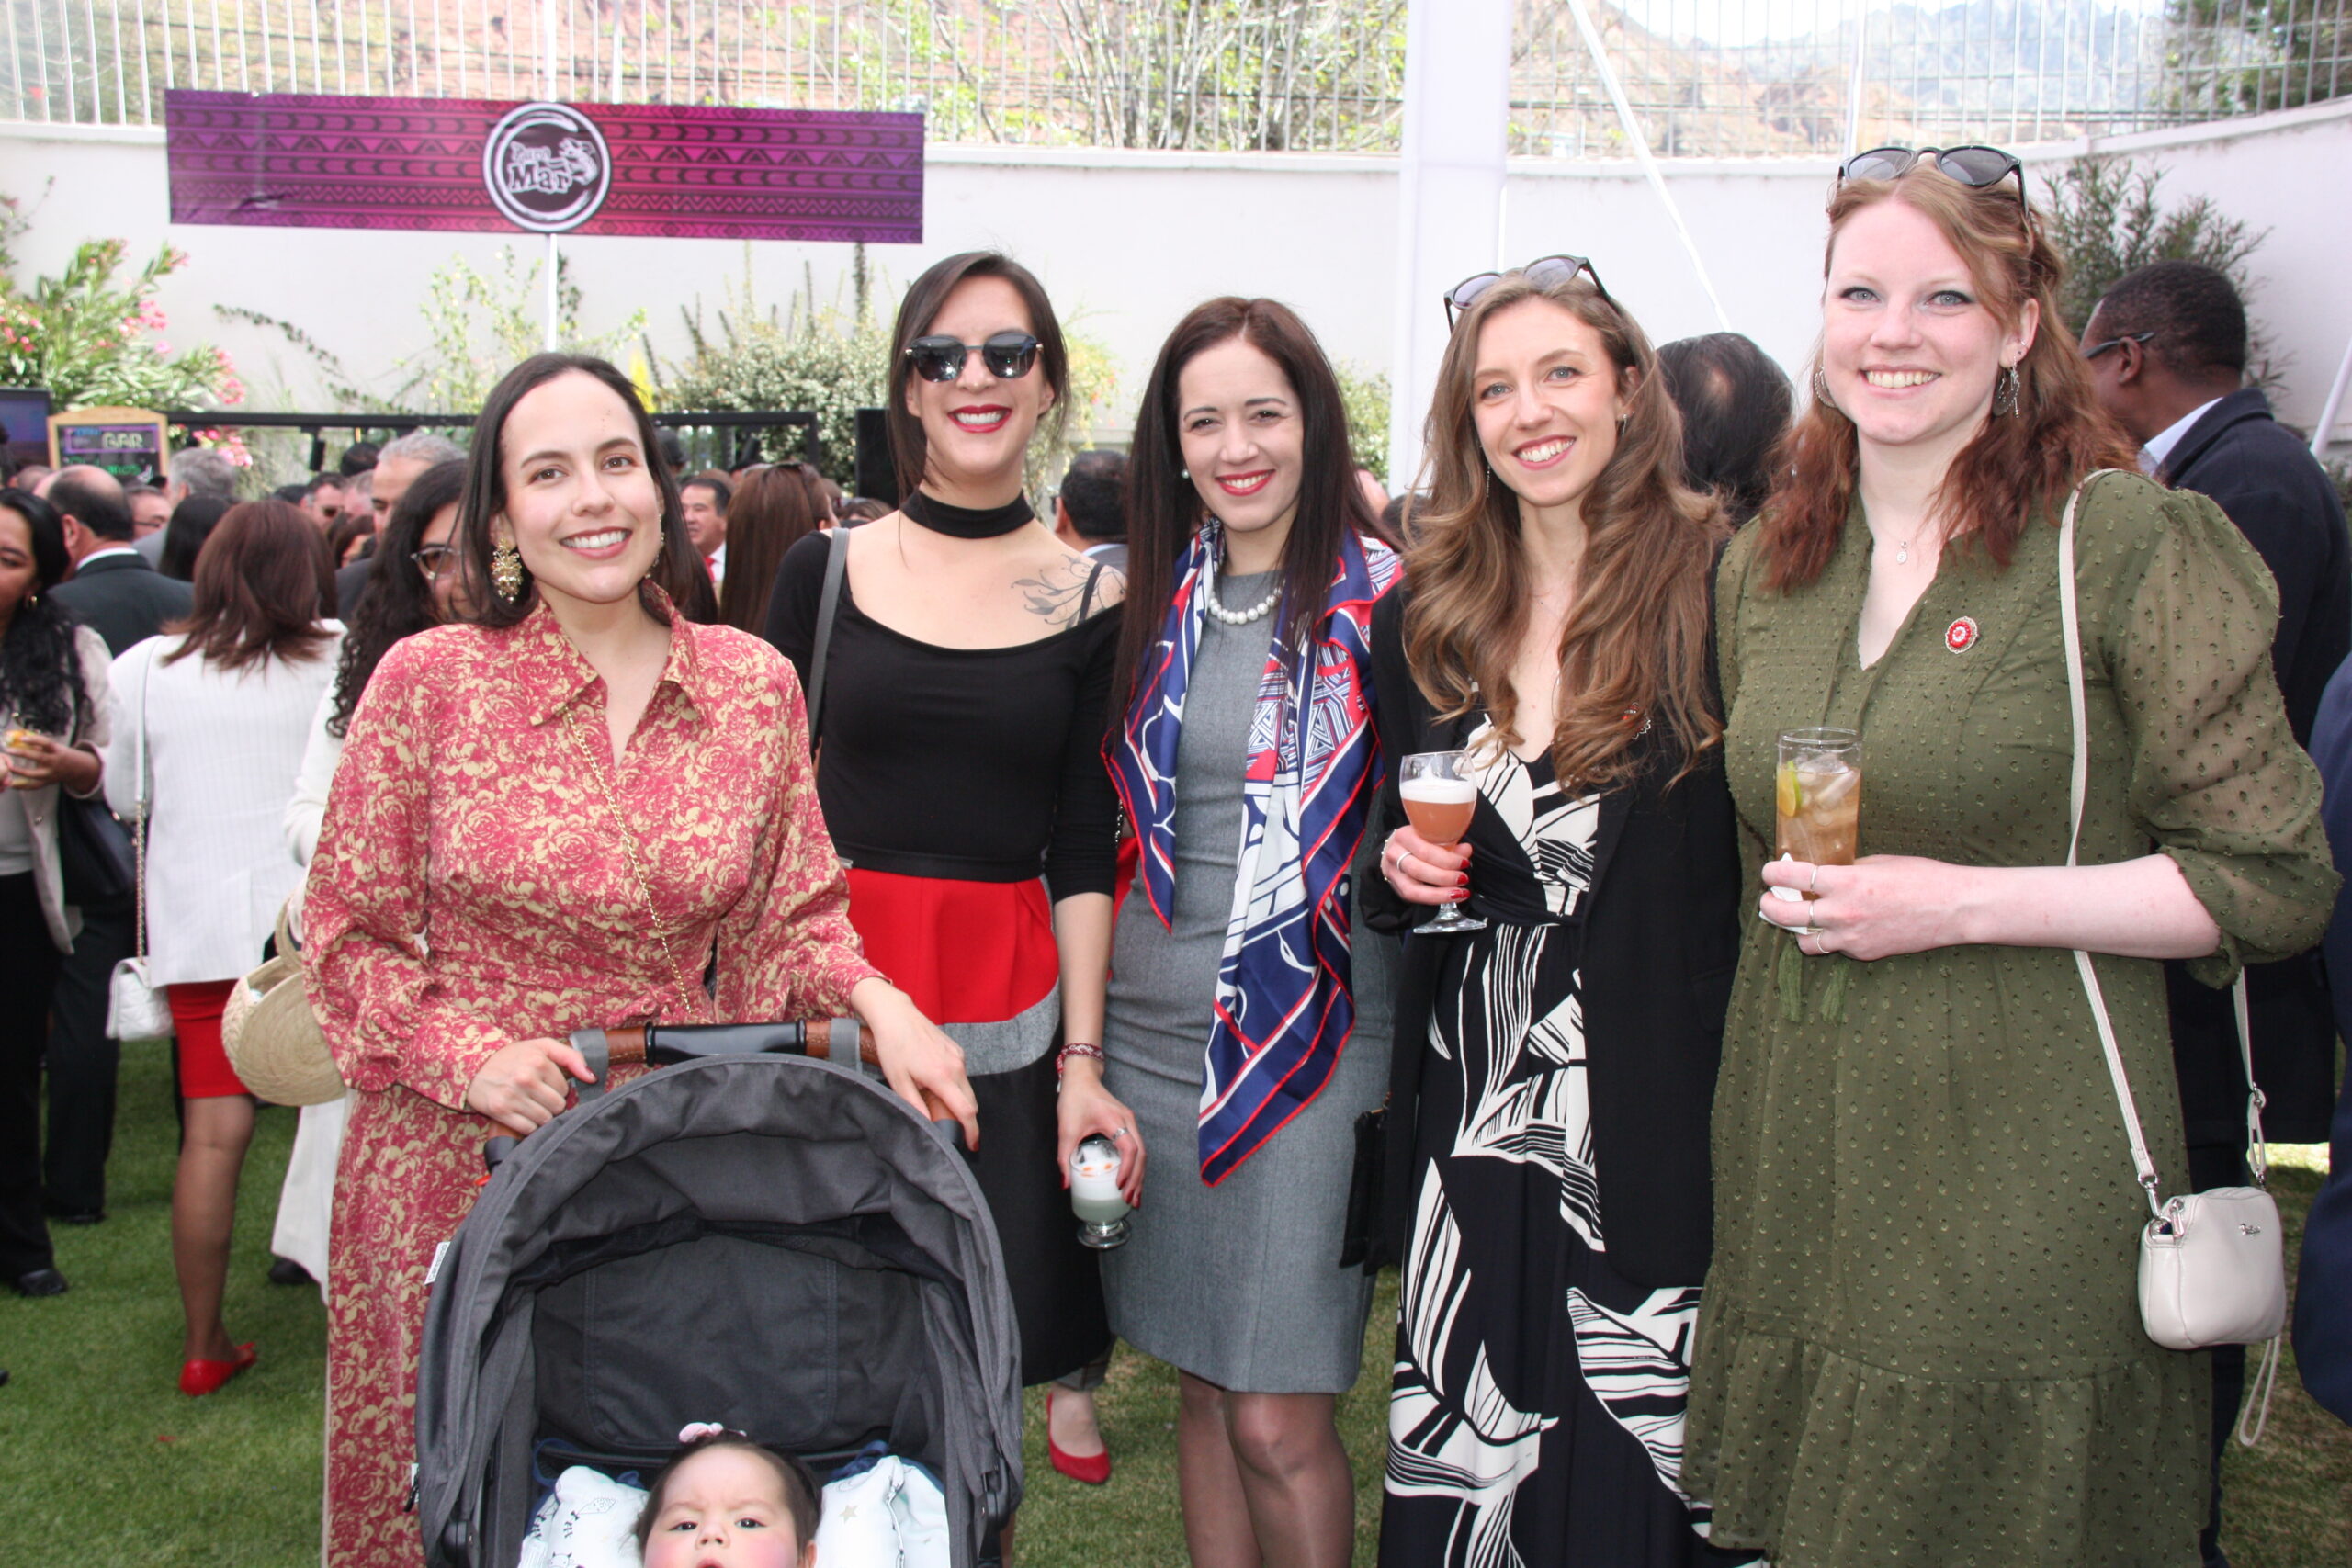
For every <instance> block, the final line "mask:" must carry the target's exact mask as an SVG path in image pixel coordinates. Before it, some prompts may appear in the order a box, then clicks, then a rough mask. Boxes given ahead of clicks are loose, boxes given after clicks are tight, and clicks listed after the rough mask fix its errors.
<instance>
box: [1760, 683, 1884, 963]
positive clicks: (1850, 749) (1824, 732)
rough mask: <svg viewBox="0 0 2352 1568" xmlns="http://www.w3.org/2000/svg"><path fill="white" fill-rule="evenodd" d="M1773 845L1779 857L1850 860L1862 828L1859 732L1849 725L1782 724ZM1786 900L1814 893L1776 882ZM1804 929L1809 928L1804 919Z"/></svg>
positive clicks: (1830, 862) (1848, 862)
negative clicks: (1799, 726)
mask: <svg viewBox="0 0 2352 1568" xmlns="http://www.w3.org/2000/svg"><path fill="white" fill-rule="evenodd" d="M1772 797H1773V798H1772V819H1773V833H1772V840H1773V841H1772V848H1773V852H1775V853H1776V854H1778V855H1779V856H1780V858H1781V859H1782V860H1793V861H1802V862H1804V863H1806V864H1809V865H1851V864H1853V863H1854V854H1855V851H1856V848H1857V846H1858V845H1859V843H1860V839H1861V830H1862V738H1861V737H1860V735H1858V734H1856V733H1855V732H1854V731H1853V730H1850V729H1833V728H1814V729H1784V730H1782V731H1781V737H1780V766H1779V767H1778V768H1777V769H1775V770H1774V772H1773V775H1772ZM1772 891H1773V893H1774V894H1775V895H1777V896H1778V897H1781V899H1783V900H1784V901H1786V902H1789V903H1795V902H1798V901H1799V900H1803V901H1804V902H1806V903H1811V902H1812V901H1813V900H1814V899H1815V897H1818V895H1816V894H1813V893H1808V892H1806V891H1805V890H1804V889H1803V888H1798V887H1776V888H1774V889H1773V890H1772ZM1804 929H1805V930H1807V931H1810V930H1811V929H1812V922H1811V919H1807V921H1806V925H1805V928H1804Z"/></svg>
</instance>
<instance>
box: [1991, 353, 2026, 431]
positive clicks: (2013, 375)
mask: <svg viewBox="0 0 2352 1568" xmlns="http://www.w3.org/2000/svg"><path fill="white" fill-rule="evenodd" d="M2024 380H2025V378H2024V377H2022V376H2020V375H2018V367H2016V366H2014V365H2004V366H2003V367H2001V374H2000V376H1999V378H1997V379H1996V380H1995V381H1994V383H1993V417H1995V418H1996V419H1998V418H1999V417H2001V416H2002V415H2003V414H2012V413H2015V412H2018V393H2019V392H2020V391H2021V390H2022V389H2023V386H2022V384H2023V382H2024Z"/></svg>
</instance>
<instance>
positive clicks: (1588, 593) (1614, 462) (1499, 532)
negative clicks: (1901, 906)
mask: <svg viewBox="0 0 2352 1568" xmlns="http://www.w3.org/2000/svg"><path fill="white" fill-rule="evenodd" d="M1528 299H1543V300H1546V301H1549V302H1550V303H1551V304H1553V305H1555V306H1557V307H1558V308H1559V309H1561V310H1565V311H1566V312H1567V313H1568V314H1570V315H1572V316H1574V317H1575V318H1576V319H1577V320H1578V321H1582V322H1584V323H1585V324H1586V325H1587V326H1589V327H1590V328H1592V330H1593V331H1594V332H1596V333H1600V341H1601V344H1602V346H1603V347H1604V348H1605V349H1606V351H1607V353H1608V355H1609V358H1610V360H1611V363H1612V364H1614V365H1615V366H1616V367H1617V378H1618V387H1619V390H1620V393H1621V395H1622V396H1623V398H1624V399H1625V423H1624V425H1623V428H1622V429H1621V430H1620V431H1619V432H1618V435H1617V450H1616V451H1615V452H1614V453H1613V454H1612V455H1611V457H1610V459H1609V461H1608V462H1607V463H1606V464H1605V465H1603V466H1602V468H1601V470H1600V474H1599V476H1598V477H1596V478H1595V479H1594V480H1593V482H1592V487H1591V488H1590V489H1589V490H1588V491H1585V494H1584V503H1583V512H1584V525H1585V532H1586V539H1587V543H1586V546H1585V554H1584V563H1583V567H1582V570H1581V571H1580V574H1579V580H1578V582H1577V601H1576V604H1575V605H1574V607H1573V608H1571V609H1570V611H1569V612H1568V616H1567V620H1566V623H1565V624H1564V625H1563V626H1562V627H1561V628H1560V669H1561V681H1560V702H1559V711H1558V712H1556V713H1555V714H1553V715H1552V716H1551V727H1552V745H1551V752H1552V767H1553V771H1554V773H1555V776H1557V777H1558V778H1559V779H1560V780H1561V781H1562V782H1563V783H1564V784H1566V783H1574V784H1577V785H1579V786H1580V787H1583V788H1586V789H1598V788H1601V787H1603V786H1605V785H1608V784H1615V783H1619V782H1622V781H1623V780H1624V779H1625V778H1626V777H1627V776H1628V775H1630V774H1631V773H1634V771H1635V770H1636V768H1637V767H1638V766H1639V754H1638V752H1637V751H1636V750H1635V749H1634V740H1635V738H1636V737H1637V736H1638V735H1639V734H1640V732H1641V730H1642V728H1643V725H1644V723H1645V722H1649V723H1654V724H1656V725H1657V726H1658V727H1659V728H1662V729H1664V730H1665V731H1667V732H1668V734H1669V735H1671V736H1672V737H1673V738H1674V739H1675V740H1676V741H1677V743H1678V744H1679V750H1680V751H1681V756H1682V767H1681V769H1680V771H1679V772H1678V773H1677V774H1676V775H1675V776H1676V777H1678V778H1679V777H1680V776H1681V773H1687V772H1689V771H1690V766H1691V761H1692V760H1693V759H1695V758H1696V757H1697V756H1698V755H1699V754H1700V753H1701V752H1702V751H1704V750H1706V749H1707V748H1709V747H1711V746H1713V745H1715V744H1716V743H1717V742H1718V741H1720V740H1721V739H1722V738H1723V718H1722V716H1721V714H1720V713H1719V712H1718V711H1717V708H1718V705H1717V703H1716V701H1715V699H1714V697H1713V695H1712V693H1711V681H1710V672H1709V670H1708V651H1707V649H1708V640H1707V634H1708V626H1707V599H1708V594H1707V578H1708V575H1709V573H1710V571H1711V570H1713V562H1714V554H1715V547H1716V545H1717V544H1718V543H1719V542H1720V541H1721V540H1722V539H1723V538H1724V536H1725V535H1726V534H1727V533H1728V532H1729V528H1728V526H1727V525H1725V523H1724V519H1723V514H1722V511H1721V509H1720V508H1719V507H1718V505H1717V504H1716V502H1714V501H1713V499H1712V498H1711V497H1708V496H1704V495H1701V494H1699V493H1698V492H1697V491H1692V490H1691V489H1690V488H1689V487H1688V486H1686V485H1685V484H1684V483H1683V482H1682V478H1681V474H1682V416H1681V415H1680V414H1679V413H1678V412H1675V407H1674V400H1673V399H1672V398H1670V397H1669V396H1668V394H1667V389H1666V383H1665V379H1664V378H1663V377H1661V376H1660V375H1659V374H1658V369H1657V354H1656V353H1655V352H1654V351H1653V350H1652V349H1651V347H1650V341H1649V338H1648V336H1647V335H1646V334H1645V333H1643V331H1642V329H1641V325H1640V323H1638V322H1636V321H1634V319H1633V317H1631V316H1629V315H1627V314H1626V313H1625V311H1624V310H1622V309H1621V308H1620V307H1618V306H1617V305H1616V304H1615V303H1613V302H1612V301H1611V300H1610V299H1609V298H1608V297H1607V296H1605V295H1603V294H1602V293H1600V290H1598V289H1597V288H1594V287H1593V286H1592V284H1591V283H1590V282H1589V281H1587V280H1586V278H1585V277H1584V276H1582V275H1578V276H1575V277H1572V278H1570V279H1568V280H1566V282H1563V283H1558V284H1555V285H1554V286H1552V287H1551V288H1537V287H1536V286H1535V285H1533V284H1532V283H1530V282H1529V281H1528V280H1527V279H1526V278H1525V277H1524V276H1519V275H1516V274H1514V275H1512V276H1508V277H1505V278H1504V279H1503V280H1502V281H1501V282H1499V283H1498V284H1496V285H1494V287H1492V288H1489V289H1487V292H1486V293H1484V294H1482V295H1480V296H1479V297H1478V300H1477V302H1476V304H1474V305H1472V306H1471V307H1470V309H1469V310H1467V311H1465V312H1464V314H1463V317H1462V320H1461V321H1459V322H1458V323H1456V325H1455V326H1454V329H1453V338H1452V339H1451V340H1450V341H1449V342H1448V343H1447V344H1446V345H1445V357H1444V359H1443V360H1442V362H1441V363H1440V365H1439V367H1438V373H1437V395H1436V400H1434V401H1433V402H1432V403H1431V404H1430V418H1429V427H1428V430H1427V432H1426V434H1425V435H1424V437H1423V444H1424V446H1425V448H1426V450H1427V452H1428V454H1429V456H1428V469H1427V472H1428V477H1429V480H1430V482H1429V484H1428V487H1427V488H1428V491H1429V499H1428V500H1427V501H1426V502H1416V503H1415V505H1414V507H1413V527H1412V534H1413V542H1412V545H1411V547H1409V549H1408V551H1407V554H1406V565H1405V572H1406V578H1405V580H1406V581H1407V582H1408V583H1409V584H1410V585H1411V587H1412V591H1413V598H1412V603H1411V604H1410V605H1409V606H1408V608H1407V610H1406V612H1405V653H1406V657H1407V658H1408V660H1410V661H1411V663H1412V667H1413V678H1414V680H1415V681H1416V682H1418V683H1419V686H1420V688H1421V691H1422V693H1423V694H1425V695H1426V696H1428V698H1429V699H1430V703H1431V704H1433V705H1435V706H1436V708H1437V710H1438V712H1439V713H1440V714H1441V715H1442V716H1445V717H1447V718H1453V717H1456V716H1460V715H1462V714H1465V713H1468V712H1470V711H1471V710H1472V709H1473V708H1475V707H1476V706H1478V705H1480V704H1481V703H1482V702H1483V703H1484V705H1485V706H1486V711H1487V716H1488V718H1489V719H1490V720H1491V721H1492V723H1493V725H1494V728H1495V731H1496V734H1497V736H1498V738H1499V739H1501V740H1502V741H1503V743H1504V744H1506V745H1510V746H1517V745H1519V744H1521V728H1520V715H1519V713H1518V711H1517V710H1518V699H1517V697H1516V695H1515V694H1513V693H1512V691H1511V686H1510V665H1511V656H1512V654H1513V653H1514V652H1515V651H1516V650H1517V649H1518V647H1519V644H1520V639H1521V637H1522V636H1523V635H1524V634H1525V632H1526V629H1527V615H1528V587H1529V584H1528V581H1527V564H1526V558H1525V555H1524V554H1523V552H1522V551H1521V546H1520V515H1519V511H1520V502H1519V497H1518V496H1517V495H1515V494H1513V493H1512V492H1511V491H1510V488H1509V487H1508V486H1506V485H1504V484H1502V483H1501V482H1499V481H1498V479H1495V477H1494V476H1493V474H1492V473H1491V472H1490V471H1489V470H1488V468H1487V458H1486V453H1485V451H1484V450H1483V449H1482V448H1481V447H1480V446H1479V444H1478V432H1477V426H1476V423H1475V422H1474V420H1473V418H1472V406H1471V400H1472V395H1473V390H1474V389H1473V387H1472V385H1471V381H1472V377H1473V373H1474V372H1475V371H1476V368H1477V355H1478V334H1479V332H1480V330H1481V328H1483V327H1484V326H1485V324H1486V322H1487V321H1488V320H1489V319H1491V318H1492V317H1493V316H1494V315H1495V313H1496V312H1497V311H1499V310H1509V309H1510V308H1511V307H1512V306H1515V305H1518V304H1520V303H1521V302H1522V301H1524V300H1528Z"/></svg>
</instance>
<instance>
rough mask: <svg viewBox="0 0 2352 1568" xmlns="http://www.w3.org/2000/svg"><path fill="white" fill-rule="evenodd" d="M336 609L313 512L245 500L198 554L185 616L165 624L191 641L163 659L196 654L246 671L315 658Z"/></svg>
mask: <svg viewBox="0 0 2352 1568" xmlns="http://www.w3.org/2000/svg"><path fill="white" fill-rule="evenodd" d="M331 615H334V557H333V556H331V555H329V554H328V553H327V542H326V539H325V538H324V537H323V536H322V535H321V534H320V533H319V525H317V524H316V523H314V522H312V521H311V517H310V514H309V513H306V512H304V511H303V510H302V509H301V508H300V507H298V506H296V505H294V504H293V503H292V502H284V501H244V502H238V503H237V504H236V505H234V506H232V507H231V508H229V510H228V511H227V513H224V514H222V516H221V518H220V523H219V525H216V526H215V527H214V528H213V530H212V532H211V534H210V536H208V537H207V538H206V539H205V541H204V548H203V550H202V551H200V552H199V553H198V556H197V558H196V598H195V601H194V603H193V604H190V605H189V607H188V613H187V619H186V620H181V621H175V622H173V623H172V624H171V625H169V626H164V628H163V629H164V632H165V633H167V634H170V635H173V636H178V637H184V638H185V639H186V640H185V641H183V642H182V643H181V644H180V645H179V647H177V648H176V649H173V650H172V651H171V652H169V653H167V654H165V655H164V663H166V664H171V663H174V662H175V661H177V660H182V659H185V658H187V656H188V655H189V654H191V653H194V654H200V655H201V656H202V657H203V659H204V661H205V662H206V663H208V664H210V665H213V666H215V667H216V668H219V669H221V670H243V669H246V668H248V667H251V666H254V665H266V664H267V663H268V662H269V661H270V660H273V659H277V660H283V661H285V662H287V663H289V664H291V663H295V662H297V661H300V660H309V659H316V658H317V657H318V656H319V655H320V654H321V653H322V652H324V651H325V649H326V645H327V643H328V641H329V640H330V637H331V636H332V634H331V633H329V632H328V630H327V629H326V627H325V626H322V625H321V624H320V623H321V622H322V621H323V620H325V619H326V618H328V617H329V616H331Z"/></svg>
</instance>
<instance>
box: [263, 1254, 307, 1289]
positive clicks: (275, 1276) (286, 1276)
mask: <svg viewBox="0 0 2352 1568" xmlns="http://www.w3.org/2000/svg"><path fill="white" fill-rule="evenodd" d="M269 1282H270V1283H271V1284H273V1285H315V1284H317V1283H318V1281H317V1280H313V1279H311V1271H310V1270H309V1269H305V1268H303V1267H302V1266H301V1265H300V1263H297V1262H295V1261H294V1260H293V1259H292V1258H271V1259H270V1260H269Z"/></svg>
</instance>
